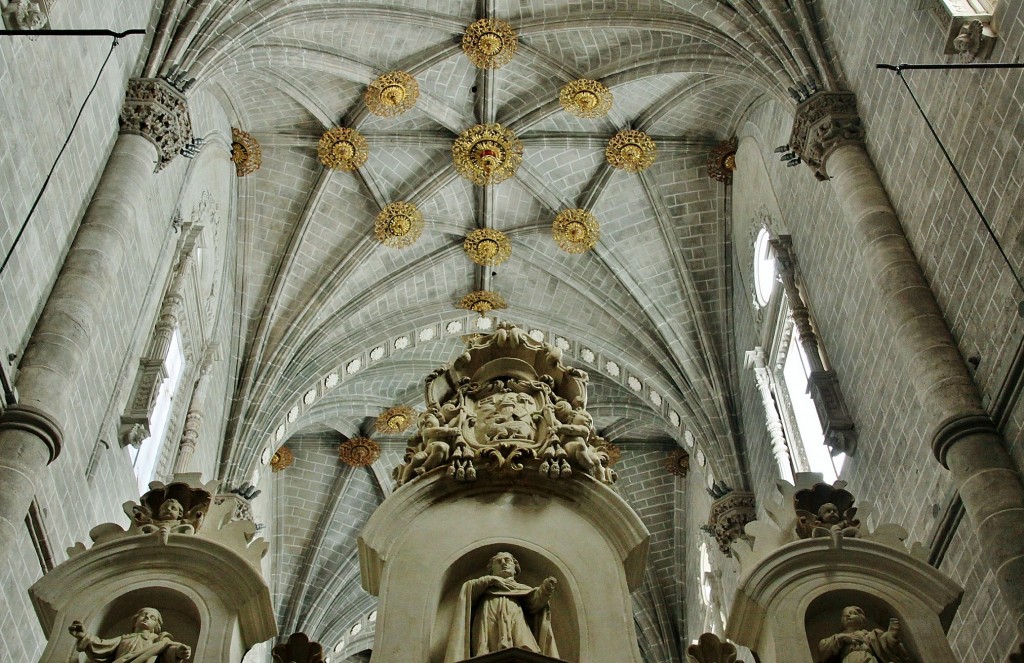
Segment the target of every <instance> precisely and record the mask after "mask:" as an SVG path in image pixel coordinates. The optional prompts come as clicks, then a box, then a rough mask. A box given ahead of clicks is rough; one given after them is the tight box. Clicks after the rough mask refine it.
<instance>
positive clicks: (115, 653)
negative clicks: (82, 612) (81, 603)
mask: <svg viewBox="0 0 1024 663" xmlns="http://www.w3.org/2000/svg"><path fill="white" fill-rule="evenodd" d="M163 625H164V619H163V617H161V616H160V611H158V610H156V609H155V608H142V609H141V610H139V611H138V612H137V613H135V617H134V618H133V619H132V632H131V633H128V634H125V635H121V636H118V637H116V638H110V639H108V640H104V639H101V638H97V637H96V636H93V635H89V634H88V633H86V632H85V628H83V627H82V622H80V621H77V620H76V621H73V622H71V627H70V628H68V632H70V633H71V635H72V636H74V638H75V640H77V641H78V644H77V645H76V646H75V649H76V650H77V651H80V652H85V655H86V657H87V659H88V660H89V661H90V662H91V663H174V662H175V661H187V660H189V659H191V658H192V649H191V648H190V647H188V646H187V645H183V644H181V643H180V642H175V641H174V640H173V639H172V638H171V634H170V633H167V632H165V631H164V630H163ZM73 660H78V659H77V658H76V659H73Z"/></svg>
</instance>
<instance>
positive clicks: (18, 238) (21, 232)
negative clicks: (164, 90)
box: [0, 37, 117, 275]
mask: <svg viewBox="0 0 1024 663" xmlns="http://www.w3.org/2000/svg"><path fill="white" fill-rule="evenodd" d="M115 48H117V38H116V37H115V38H114V40H113V41H112V42H111V43H110V50H109V51H107V57H106V58H105V59H104V60H103V64H102V65H100V70H99V73H97V74H96V80H95V81H93V83H92V87H91V88H89V94H87V95H85V101H83V102H82V107H81V108H79V109H78V115H76V116H75V121H74V123H73V124H72V125H71V130H70V131H68V137H67V138H66V139H65V140H64V145H62V146H61V148H60V152H58V153H57V158H55V159H54V160H53V165H52V166H50V172H49V173H47V174H46V179H45V180H43V186H42V188H40V189H39V193H38V194H37V195H36V199H35V200H34V201H33V202H32V207H31V208H29V210H28V215H27V216H26V217H25V221H24V222H23V223H22V224H21V228H19V229H18V234H17V235H15V237H14V243H13V244H11V248H10V249H8V251H7V255H6V256H4V262H3V264H0V275H2V274H3V273H4V270H5V269H7V264H8V263H9V262H10V261H11V256H13V255H14V249H15V248H17V246H18V242H20V241H21V237H22V235H24V234H25V229H26V228H28V222H29V220H31V219H32V215H33V214H35V211H36V207H38V206H39V201H40V200H41V199H42V197H43V193H44V192H45V191H46V187H47V185H49V183H50V178H51V177H53V171H55V170H57V164H58V163H59V162H60V158H61V156H62V155H63V154H64V150H66V149H67V147H68V144H70V143H71V137H72V136H73V135H74V134H75V128H76V127H78V122H79V120H81V119H82V113H84V112H85V106H86V104H88V103H89V98H90V97H92V93H93V92H94V91H95V90H96V86H97V85H99V82H100V77H101V76H102V75H103V70H104V69H106V67H107V63H108V62H110V56H111V55H113V54H114V49H115Z"/></svg>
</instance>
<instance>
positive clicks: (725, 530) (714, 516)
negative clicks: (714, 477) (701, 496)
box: [703, 490, 757, 556]
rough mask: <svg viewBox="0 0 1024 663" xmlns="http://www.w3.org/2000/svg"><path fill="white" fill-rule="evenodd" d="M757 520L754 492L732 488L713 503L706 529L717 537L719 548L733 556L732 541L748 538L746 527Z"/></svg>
mask: <svg viewBox="0 0 1024 663" xmlns="http://www.w3.org/2000/svg"><path fill="white" fill-rule="evenodd" d="M754 520H757V510H756V505H755V502H754V493H752V492H749V491H746V490H732V491H729V492H728V493H726V494H725V495H724V496H723V497H720V498H718V499H717V500H715V501H714V502H712V503H711V514H710V515H709V516H708V524H707V525H705V526H704V527H703V529H704V531H706V532H708V533H709V534H711V535H712V536H713V537H715V540H716V541H718V549H719V550H721V551H722V552H723V553H724V554H726V555H729V556H732V548H731V546H732V543H733V541H736V540H737V539H740V538H746V536H747V535H746V532H745V531H744V529H743V528H744V527H746V525H747V523H749V522H752V521H754Z"/></svg>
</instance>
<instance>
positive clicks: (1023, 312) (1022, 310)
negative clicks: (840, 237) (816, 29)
mask: <svg viewBox="0 0 1024 663" xmlns="http://www.w3.org/2000/svg"><path fill="white" fill-rule="evenodd" d="M876 66H877V68H879V69H887V70H889V71H894V72H896V75H897V76H899V78H900V81H901V82H902V83H903V87H905V88H907V92H909V93H910V98H911V99H912V100H913V101H914V105H915V106H917V111H918V112H919V113H921V117H922V118H924V123H925V124H926V125H928V130H929V131H931V132H932V137H933V138H935V142H936V143H938V144H939V149H941V150H942V154H943V156H945V157H946V162H947V163H949V167H950V168H952V169H953V173H954V174H955V175H956V178H957V180H959V181H960V186H961V188H963V190H964V193H966V194H967V198H968V199H969V200H970V201H971V205H973V206H974V211H976V212H977V213H978V217H979V218H980V219H981V223H982V225H984V226H985V230H987V231H988V235H989V237H991V238H992V241H993V242H994V243H995V245H996V248H997V249H999V255H1001V256H1003V261H1005V262H1006V266H1007V267H1008V268H1009V269H1010V273H1011V274H1013V278H1014V280H1015V281H1017V287H1018V288H1020V290H1021V292H1024V282H1022V281H1021V278H1020V275H1019V274H1017V270H1016V269H1014V267H1013V263H1011V262H1010V258H1009V257H1008V256H1007V255H1006V251H1005V250H1003V245H1002V243H1000V241H999V238H998V237H997V236H996V233H995V231H994V230H992V226H991V225H990V224H989V222H988V218H986V217H985V213H984V212H982V211H981V206H980V205H979V204H978V201H977V200H975V198H974V194H972V193H971V190H970V189H969V188H968V187H967V181H966V180H964V176H963V175H962V174H961V173H960V169H959V168H957V167H956V164H955V163H953V157H951V156H949V150H947V149H946V146H945V144H944V143H943V142H942V139H941V138H939V134H938V133H936V131H935V127H934V126H932V122H931V120H929V119H928V115H927V114H926V113H925V112H924V109H923V108H921V104H920V102H918V100H917V95H915V94H914V90H913V88H911V87H910V83H908V82H907V79H906V78H904V76H903V71H904V70H905V69H951V68H960V69H966V68H972V69H1010V68H1014V69H1016V68H1024V64H1021V65H1018V64H1010V65H1000V64H994V65H988V66H985V65H984V64H977V65H960V66H959V67H956V66H955V65H908V64H898V65H895V66H894V65H882V64H880V65H876ZM1017 312H1018V314H1020V316H1021V317H1024V301H1022V302H1020V304H1019V305H1018V307H1017Z"/></svg>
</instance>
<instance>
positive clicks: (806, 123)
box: [789, 92, 864, 180]
mask: <svg viewBox="0 0 1024 663" xmlns="http://www.w3.org/2000/svg"><path fill="white" fill-rule="evenodd" d="M862 142H864V125H863V124H862V123H861V119H860V116H859V115H858V114H857V98H856V95H854V94H853V93H852V92H818V93H816V94H813V95H811V96H810V97H809V98H808V99H807V100H806V101H804V102H803V103H801V104H800V105H799V106H797V109H796V117H795V118H794V120H793V131H792V133H791V134H790V137H789V147H790V149H791V150H792V151H793V152H794V153H796V155H797V156H799V157H800V158H801V159H803V160H804V162H806V163H807V165H808V166H810V167H811V168H812V169H813V170H814V176H815V177H817V178H818V179H819V180H827V179H828V172H827V171H826V169H825V165H826V162H827V161H828V158H829V157H830V156H832V153H833V152H835V151H836V150H837V149H839V147H841V146H843V145H848V144H851V143H862Z"/></svg>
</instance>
